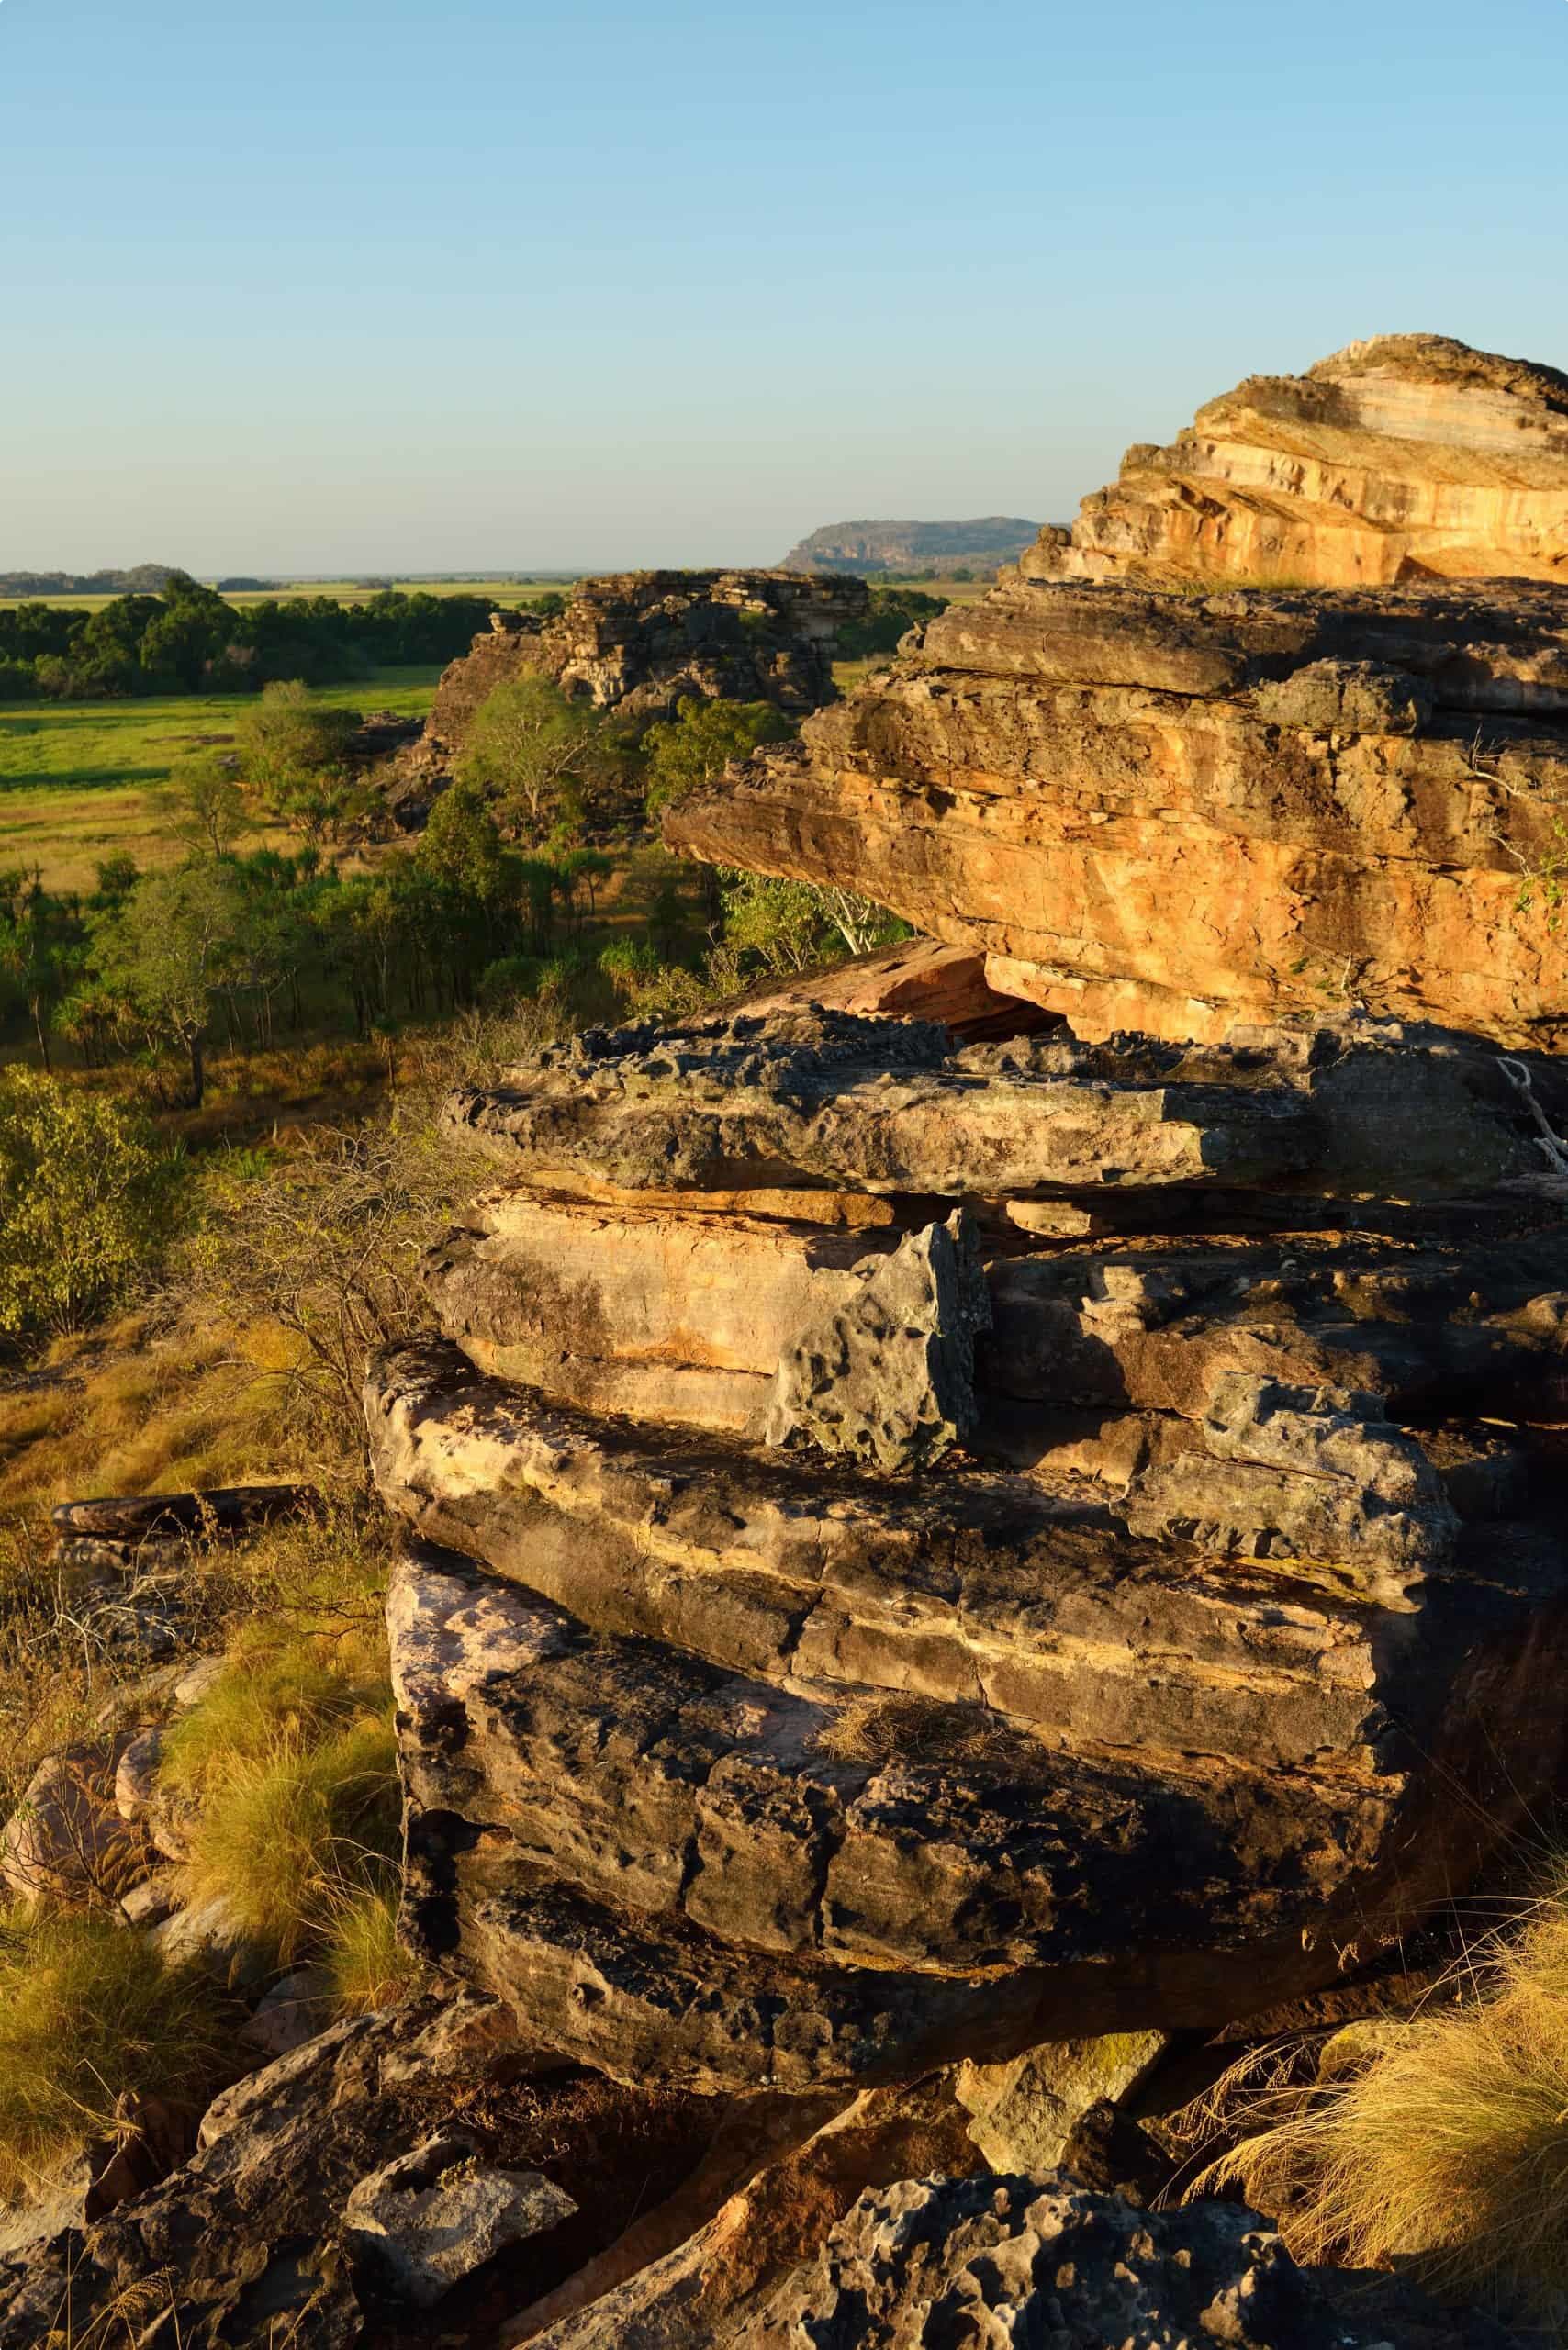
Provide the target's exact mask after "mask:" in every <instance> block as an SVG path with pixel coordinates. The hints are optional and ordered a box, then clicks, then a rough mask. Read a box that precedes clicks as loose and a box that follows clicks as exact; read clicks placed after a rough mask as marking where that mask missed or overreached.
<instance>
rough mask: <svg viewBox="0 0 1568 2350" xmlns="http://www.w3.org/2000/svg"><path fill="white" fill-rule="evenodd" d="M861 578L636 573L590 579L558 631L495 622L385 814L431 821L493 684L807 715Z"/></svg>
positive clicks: (862, 609) (533, 620)
mask: <svg viewBox="0 0 1568 2350" xmlns="http://www.w3.org/2000/svg"><path fill="white" fill-rule="evenodd" d="M868 604H869V596H868V589H867V587H866V583H865V581H864V580H863V579H834V578H811V577H808V576H804V575H803V574H800V573H794V572H785V571H630V572H618V573H613V574H611V575H610V576H606V577H604V578H600V579H584V580H581V581H579V583H578V585H577V587H576V588H574V589H573V591H572V594H571V597H570V599H569V600H568V602H567V605H566V610H565V611H564V612H562V613H561V614H559V615H558V617H556V618H555V619H554V620H545V619H542V618H541V617H540V615H539V614H537V613H533V612H506V611H502V612H497V613H495V614H493V615H492V618H491V622H490V628H489V631H488V632H487V634H485V635H482V636H476V638H475V640H474V645H473V650H472V651H471V652H469V653H466V654H465V655H463V656H462V658H461V659H459V660H456V661H454V662H452V663H451V664H450V665H449V666H448V667H447V668H446V669H445V670H443V671H442V678H441V683H440V685H439V686H438V688H437V689H436V697H435V701H434V704H433V706H432V707H431V714H430V717H429V720H428V721H427V722H426V725H425V729H424V733H423V734H422V736H421V737H420V741H419V742H418V743H416V744H414V745H413V746H412V748H411V749H409V750H408V751H406V752H405V753H403V754H402V755H400V756H399V758H398V761H397V764H396V767H395V770H394V775H393V779H392V781H391V783H390V786H389V788H388V791H387V795H386V796H387V802H388V805H389V807H390V808H391V809H392V811H393V813H394V815H395V816H396V817H397V819H398V822H399V823H401V824H403V825H404V826H405V827H406V828H407V827H412V826H415V825H417V824H418V823H420V822H423V819H424V815H425V813H426V812H427V811H428V809H429V805H430V802H431V799H432V798H433V797H434V796H435V793H436V791H438V790H439V789H441V788H442V785H443V784H444V782H445V781H446V779H447V778H448V776H449V774H450V770H451V767H452V763H453V761H454V759H455V758H456V757H457V756H458V755H459V754H460V752H461V751H462V749H463V746H464V744H465V741H466V740H467V736H468V731H469V728H470V727H471V726H472V725H473V722H474V717H475V713H476V711H477V710H478V709H479V707H480V705H481V703H483V702H484V701H485V700H486V699H487V698H488V697H489V695H491V694H492V693H494V691H495V690H496V688H497V687H498V686H504V685H510V684H511V683H512V681H513V680H514V679H515V678H518V677H524V676H528V675H539V676H543V677H549V678H551V679H552V680H553V681H554V683H555V684H556V685H558V686H559V687H560V688H561V689H562V690H563V692H565V693H566V694H569V695H571V696H572V697H574V698H575V699H582V700H586V701H590V702H592V703H593V704H594V705H595V707H596V708H598V709H600V710H618V711H623V712H624V713H625V715H626V716H627V718H628V719H635V720H638V721H640V722H644V723H645V722H648V721H649V720H652V719H655V718H668V717H672V716H673V715H674V713H675V711H676V710H677V709H678V706H679V704H680V702H681V701H682V700H683V699H686V698H688V697H692V698H694V699H698V700H709V699H714V698H717V697H722V698H724V699H731V700H735V701H770V702H776V703H777V704H778V707H779V709H780V710H785V711H790V712H792V713H796V714H800V713H803V712H805V711H811V710H815V709H817V708H819V707H820V705H821V704H822V703H823V702H826V701H830V700H831V699H833V693H834V683H833V663H834V649H835V642H836V638H837V633H838V631H839V629H840V628H841V627H842V626H843V625H844V623H845V622H846V621H854V620H859V619H862V618H863V617H864V615H865V613H866V611H867V610H868Z"/></svg>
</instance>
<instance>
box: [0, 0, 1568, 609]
mask: <svg viewBox="0 0 1568 2350" xmlns="http://www.w3.org/2000/svg"><path fill="white" fill-rule="evenodd" d="M1565 57H1568V0H1468V5H1460V0H1313V5H1311V6H1283V5H1282V0H1245V5H1242V0H1188V5H1187V6H1175V5H1170V4H1169V0H1168V5H1163V6H1156V5H1154V0H1073V4H1072V5H1069V0H792V5H790V6H777V7H772V6H769V7H763V6H756V5H755V0H732V5H730V6H700V5H695V0H666V5H664V6H660V5H658V0H554V5H549V6H546V5H543V0H487V4H486V0H426V4H425V5H420V0H0V173H4V183H5V201H4V204H3V205H0V255H3V259H4V280H3V283H4V308H3V311H0V317H3V319H4V325H3V329H0V334H3V347H0V415H3V418H4V432H3V442H0V569H11V568H16V567H17V566H19V565H34V566H39V567H43V566H50V567H55V566H64V567H67V568H73V569H85V568H88V567H92V566H95V565H100V564H106V563H130V562H137V561H144V560H162V561H170V562H178V563H183V564H185V565H189V566H190V567H191V568H193V569H196V570H200V571H203V572H207V573H212V572H214V571H249V570H259V571H268V570H274V569H295V570H306V571H317V572H326V571H332V570H337V569H339V568H340V567H341V568H342V569H345V570H349V571H353V570H360V569H370V568H375V569H386V568H398V569H416V570H434V569H458V568H466V567H470V566H477V567H490V566H494V567H498V568H503V569H507V570H513V569H519V568H525V567H528V566H532V565H539V566H543V567H553V566H563V567H564V566H577V565H582V566H590V567H599V568H603V567H607V566H610V565H618V564H626V565H632V564H648V563H655V562H658V561H665V562H670V563H700V562H704V561H735V562H742V561H745V562H771V561H776V560H777V559H778V556H779V555H781V554H783V552H784V551H785V549H786V547H787V546H789V545H790V543H791V542H792V541H793V540H794V539H795V538H796V537H798V536H799V535H800V534H801V532H804V531H806V530H809V529H811V528H812V527H814V526H815V525H816V524H818V523H822V522H827V521H833V520H839V519H841V518H844V517H847V516H855V515H895V516H900V515H902V516H910V515H914V516H932V517H944V516H957V515H963V514H981V513H991V512H1008V513H1020V514H1026V515H1031V516H1035V517H1038V518H1042V519H1049V520H1065V519H1068V518H1069V517H1070V513H1071V511H1072V509H1073V508H1074V506H1075V505H1076V502H1077V500H1078V498H1079V497H1080V496H1081V494H1082V493H1083V492H1084V491H1085V490H1088V489H1090V488H1092V487H1095V486H1096V485H1097V484H1098V483H1099V482H1101V481H1103V479H1105V478H1107V477H1108V476H1109V475H1110V474H1111V473H1113V472H1114V467H1115V463H1116V460H1117V458H1118V456H1119V454H1120V452H1121V450H1122V448H1123V447H1124V445H1125V444H1126V442H1129V441H1133V440H1159V439H1164V438H1166V437H1168V436H1169V435H1170V433H1171V432H1173V431H1175V430H1176V429H1177V428H1178V427H1179V426H1180V425H1181V424H1182V422H1183V421H1184V420H1186V419H1187V418H1188V417H1189V416H1190V415H1191V413H1192V411H1193V408H1194V406H1195V405H1196V404H1197V403H1198V401H1200V400H1201V399H1203V398H1204V397H1208V396H1210V395H1212V394H1213V393H1215V392H1218V391H1221V390H1223V389H1225V388H1226V387H1227V386H1229V385H1231V384H1232V383H1234V382H1235V381H1236V380H1237V379H1238V377H1239V376H1241V375H1246V374H1248V373H1249V372H1252V371H1254V370H1262V369H1292V370H1294V369H1297V368H1299V367H1302V366H1305V364H1308V363H1310V362H1311V361H1312V360H1314V359H1316V358H1319V357H1321V356H1323V355H1324V354H1325V353H1327V352H1329V351H1331V350H1334V349H1336V348H1338V346H1339V345H1340V344H1342V343H1345V342H1347V341H1350V340H1351V339H1352V338H1354V337H1356V336H1360V335H1364V334H1369V333H1375V332H1378V331H1381V330H1399V329H1411V328H1421V329H1429V330H1437V331H1440V332H1446V333H1451V334H1458V335H1462V336H1464V337H1465V338H1466V339H1467V340H1469V341H1473V342H1477V343H1480V344H1483V345H1485V346H1487V347H1489V348H1491V349H1494V350H1502V351H1506V352H1509V353H1517V354H1520V355H1523V356H1527V357H1530V358H1537V359H1545V360H1549V361H1551V362H1554V363H1555V364H1559V365H1568V273H1565V253H1564V229H1565V224H1568V204H1565V201H1564V199H1565V196H1568V139H1565V137H1564V130H1563V126H1564V120H1565V118H1568V108H1565V105H1564V98H1565V87H1564V84H1565V80H1568V75H1565V70H1564V67H1565Z"/></svg>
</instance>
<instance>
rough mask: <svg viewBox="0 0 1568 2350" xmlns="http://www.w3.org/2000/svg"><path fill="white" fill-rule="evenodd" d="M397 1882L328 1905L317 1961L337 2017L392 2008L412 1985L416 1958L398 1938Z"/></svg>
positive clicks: (415, 1977)
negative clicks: (323, 1944) (327, 1983)
mask: <svg viewBox="0 0 1568 2350" xmlns="http://www.w3.org/2000/svg"><path fill="white" fill-rule="evenodd" d="M321 1964H322V1965H323V1967H324V1968H325V1970H326V1973H327V1977H328V1980H329V1981H330V1984H331V1986H332V2005H333V2007H334V2008H335V2009H336V2010H337V2012H338V2014H339V2015H341V2016H363V2015H369V2014H371V2013H372V2012H373V2011H374V2010H375V2009H378V2008H392V2007H396V2006H397V2005H398V2001H399V2000H400V1999H405V1998H407V1997H409V1994H410V1993H411V1992H412V1991H413V1990H414V1989H415V1988H416V1987H417V1986H418V1984H419V1981H420V1975H421V1971H422V1970H421V1969H420V1963H419V1961H418V1959H416V1958H415V1957H414V1955H413V1954H412V1953H411V1952H410V1951H408V1950H406V1949H405V1948H404V1947H403V1944H402V1943H401V1942H399V1941H398V1887H397V1886H396V1885H382V1886H374V1887H368V1888H366V1889H365V1890H364V1891H362V1892H355V1893H350V1894H348V1895H347V1896H345V1897H342V1899H341V1900H340V1901H338V1902H337V1903H336V1905H335V1906H334V1907H333V1908H332V1909H331V1911H330V1925H329V1927H328V1929H327V1939H326V1943H325V1946H324V1948H323V1950H322V1953H321Z"/></svg>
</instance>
